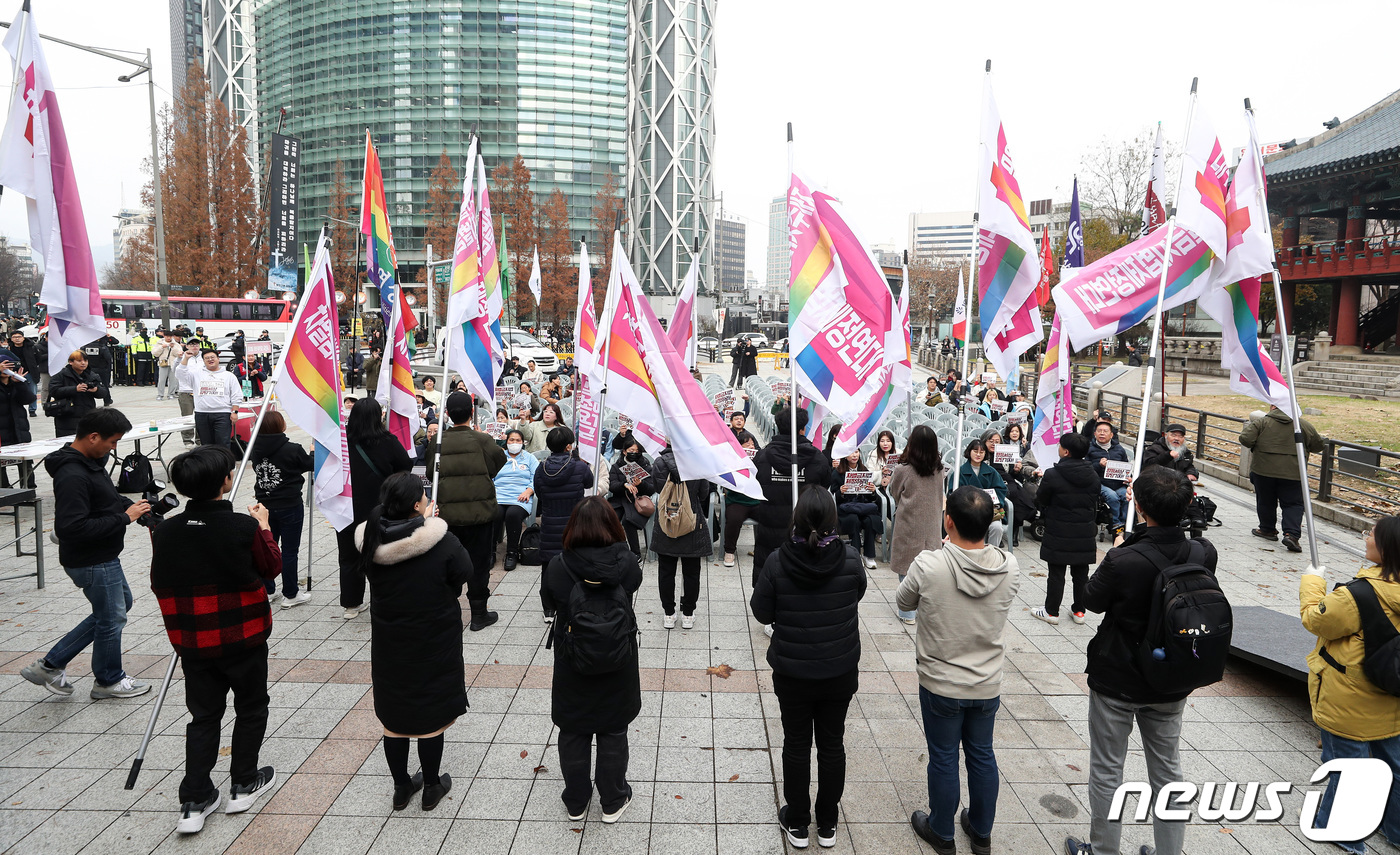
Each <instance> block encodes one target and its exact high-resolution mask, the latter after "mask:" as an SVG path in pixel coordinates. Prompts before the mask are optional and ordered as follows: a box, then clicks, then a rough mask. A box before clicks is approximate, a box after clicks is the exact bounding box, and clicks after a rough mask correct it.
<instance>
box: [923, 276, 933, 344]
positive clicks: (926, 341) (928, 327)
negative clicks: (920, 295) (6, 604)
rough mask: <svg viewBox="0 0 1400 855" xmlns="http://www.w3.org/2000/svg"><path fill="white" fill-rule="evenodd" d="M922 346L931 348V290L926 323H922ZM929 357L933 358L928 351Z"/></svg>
mask: <svg viewBox="0 0 1400 855" xmlns="http://www.w3.org/2000/svg"><path fill="white" fill-rule="evenodd" d="M924 347H927V348H928V349H929V350H930V351H932V350H933V291H932V290H930V291H929V292H928V323H926V324H924ZM929 359H930V360H931V359H933V354H932V352H930V354H929Z"/></svg>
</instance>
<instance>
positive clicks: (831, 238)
mask: <svg viewBox="0 0 1400 855" xmlns="http://www.w3.org/2000/svg"><path fill="white" fill-rule="evenodd" d="M787 214H788V244H789V246H790V248H791V264H790V268H789V270H790V274H789V277H790V282H791V289H790V294H789V300H788V330H789V335H790V336H791V343H790V345H789V351H790V352H791V353H792V354H793V360H792V364H793V366H794V374H795V379H796V382H797V390H795V391H798V392H802V393H806V394H808V395H810V396H811V397H813V398H814V399H815V400H816V401H817V402H818V403H820V404H821V405H822V406H823V407H826V408H827V409H829V410H831V412H833V413H835V414H836V415H837V416H838V417H840V418H841V419H843V420H846V419H852V418H855V417H856V416H857V415H859V413H860V411H861V410H862V409H864V407H865V406H866V404H867V403H869V401H870V399H871V398H872V397H877V396H878V395H879V394H880V393H881V392H882V391H883V386H884V379H883V370H882V369H884V368H886V367H888V366H890V365H893V364H895V363H896V362H898V361H899V359H900V356H901V354H900V353H897V352H895V353H892V352H889V351H888V350H886V348H885V346H884V345H885V337H886V335H887V334H888V332H889V329H890V318H891V311H892V308H891V304H892V303H893V301H894V298H893V296H892V295H891V294H890V289H889V286H888V285H887V284H886V283H885V276H884V274H883V273H882V272H880V267H879V265H877V264H876V263H875V259H874V257H872V256H871V254H870V250H869V249H867V248H866V244H865V243H864V242H863V241H861V240H860V239H859V238H857V237H856V234H855V232H854V231H853V230H852V229H851V227H850V226H849V225H848V224H847V222H846V220H845V218H844V217H843V216H842V215H841V212H840V205H839V203H838V202H837V200H836V199H835V198H834V197H832V196H830V195H828V194H826V193H824V192H822V191H821V190H819V189H816V188H813V187H811V186H809V185H808V183H807V182H806V181H804V180H803V178H802V177H801V176H800V175H799V174H798V173H796V172H793V173H792V176H791V180H790V183H789V185H788V203H787Z"/></svg>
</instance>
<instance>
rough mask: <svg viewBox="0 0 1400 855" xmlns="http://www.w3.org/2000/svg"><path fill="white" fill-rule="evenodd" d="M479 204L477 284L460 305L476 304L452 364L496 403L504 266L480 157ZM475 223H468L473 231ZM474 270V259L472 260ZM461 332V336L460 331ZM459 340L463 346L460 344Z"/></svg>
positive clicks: (470, 308) (480, 395) (470, 386)
mask: <svg viewBox="0 0 1400 855" xmlns="http://www.w3.org/2000/svg"><path fill="white" fill-rule="evenodd" d="M476 179H477V181H476V205H475V211H476V214H475V217H476V221H475V223H474V225H475V228H476V234H477V246H479V247H480V257H479V263H478V265H477V268H476V269H477V276H476V284H475V285H472V286H471V287H469V288H468V289H466V290H464V291H463V292H461V296H460V297H459V303H471V302H473V301H474V302H475V306H470V305H469V306H467V307H466V308H465V309H463V310H462V312H463V313H465V316H466V321H465V322H463V323H462V325H461V326H460V327H459V328H458V329H457V330H454V334H453V346H452V348H451V350H450V352H449V356H450V361H449V365H450V366H451V367H452V368H453V369H454V370H456V371H457V373H458V374H460V375H461V376H462V379H463V380H465V381H466V382H467V389H469V390H470V391H471V393H472V394H473V395H476V396H477V397H478V398H482V399H484V400H488V401H494V400H495V395H496V380H497V379H499V378H500V376H501V368H502V366H504V365H505V361H506V360H505V346H504V343H503V342H502V341H501V310H502V307H503V306H504V305H505V302H504V300H503V299H502V297H501V282H500V279H501V267H500V260H499V258H498V256H497V253H496V228H495V224H494V223H493V221H492V219H491V192H490V189H489V188H488V187H487V184H486V167H485V165H484V164H483V163H482V160H481V157H480V155H478V156H477V159H476ZM461 225H462V224H461V223H460V222H459V223H458V235H459V238H458V243H459V244H461V243H462V240H461V237H460V235H461ZM472 225H473V224H472V223H468V224H467V226H468V228H470V227H471V226H472ZM467 266H468V267H470V260H468V265H467ZM458 330H460V336H459V335H457V331H458ZM458 339H460V341H461V344H460V346H459V345H458V343H457V342H458Z"/></svg>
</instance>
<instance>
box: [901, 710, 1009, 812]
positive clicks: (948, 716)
mask: <svg viewBox="0 0 1400 855" xmlns="http://www.w3.org/2000/svg"><path fill="white" fill-rule="evenodd" d="M1000 706H1001V698H988V699H987V700H979V701H969V700H961V699H958V698H945V697H943V696H942V695H935V694H934V693H933V692H930V691H929V690H928V689H925V688H924V687H922V686H920V687H919V708H920V709H921V710H922V711H923V714H924V738H925V739H926V740H927V741H928V814H929V815H928V827H929V828H930V829H931V830H932V831H933V833H934V834H935V835H937V836H938V837H941V838H942V839H944V840H952V839H953V820H954V818H955V817H956V816H957V814H958V789H959V788H958V746H959V745H962V749H963V755H964V756H965V757H966V759H967V796H968V801H969V802H970V804H969V805H968V821H969V822H971V823H972V830H973V831H975V832H977V834H978V835H979V836H981V837H990V836H991V833H992V823H993V822H995V821H996V816H997V789H998V785H999V779H998V775H997V757H996V752H994V751H993V750H992V730H993V728H994V726H995V725H996V720H997V709H998V708H999V707H1000Z"/></svg>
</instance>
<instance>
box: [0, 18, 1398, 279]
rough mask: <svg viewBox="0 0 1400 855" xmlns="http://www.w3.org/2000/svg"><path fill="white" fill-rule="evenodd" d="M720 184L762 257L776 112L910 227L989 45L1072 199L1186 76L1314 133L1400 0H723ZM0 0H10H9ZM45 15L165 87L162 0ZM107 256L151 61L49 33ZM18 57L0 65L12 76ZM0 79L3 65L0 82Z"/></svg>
mask: <svg viewBox="0 0 1400 855" xmlns="http://www.w3.org/2000/svg"><path fill="white" fill-rule="evenodd" d="M717 3H718V15H717V21H718V24H717V33H716V44H717V64H718V70H717V77H718V81H717V88H716V128H717V140H716V164H715V176H716V183H715V187H716V189H717V190H719V191H722V192H723V193H724V204H725V211H726V213H727V214H737V215H739V216H741V217H743V218H744V219H745V220H746V221H747V223H748V225H749V233H748V265H747V266H748V267H749V269H751V270H753V271H754V273H755V274H756V275H757V276H758V277H759V278H760V279H762V278H763V276H764V252H765V245H766V242H767V217H768V202H769V200H771V199H772V198H773V197H774V196H776V195H780V194H781V193H782V192H783V191H784V189H785V186H786V170H787V151H786V146H785V144H784V128H785V123H786V122H789V121H791V122H792V123H793V125H794V128H795V133H796V142H797V144H796V152H797V162H798V165H799V167H800V168H801V169H803V171H804V172H806V173H807V175H808V176H809V177H810V178H811V179H813V180H816V181H819V182H821V183H823V184H824V185H825V186H826V189H827V190H828V191H830V192H832V193H833V194H835V195H837V196H839V197H840V198H841V199H842V200H843V201H844V202H845V204H846V207H847V210H848V212H849V214H850V216H851V218H852V220H853V221H854V226H855V227H856V229H857V230H858V232H859V234H860V235H861V236H862V237H863V238H864V239H865V240H866V241H867V242H869V243H893V244H895V245H896V246H897V247H899V248H903V247H904V244H905V242H906V234H907V228H908V215H909V213H910V212H912V211H946V210H964V209H970V208H971V207H972V204H973V188H974V178H975V175H974V172H973V169H974V158H975V155H976V147H977V119H978V114H979V110H980V106H979V99H980V96H981V91H982V79H981V78H982V67H983V62H984V61H985V60H986V59H988V58H990V59H992V70H993V85H994V87H995V91H996V96H997V101H998V104H999V106H1000V109H1001V114H1002V118H1003V120H1004V122H1005V123H1006V128H1007V133H1008V137H1009V140H1010V144H1011V146H1012V150H1013V153H1014V155H1015V160H1016V165H1017V177H1018V178H1019V180H1020V182H1021V188H1022V190H1023V191H1024V193H1025V196H1026V198H1027V199H1028V200H1029V199H1043V198H1047V197H1053V198H1055V199H1056V200H1057V201H1058V200H1064V199H1065V198H1067V197H1068V194H1069V185H1070V180H1071V178H1072V176H1073V174H1074V172H1075V170H1076V168H1077V167H1078V164H1079V160H1080V157H1081V156H1082V154H1083V153H1084V152H1086V151H1087V150H1089V149H1090V148H1092V147H1093V146H1094V145H1095V144H1096V143H1097V142H1098V141H1099V140H1100V139H1101V138H1103V137H1108V138H1109V139H1111V140H1122V139H1126V138H1129V137H1132V136H1134V135H1135V134H1136V133H1137V132H1138V131H1139V130H1141V129H1142V128H1144V127H1147V126H1150V125H1154V124H1155V123H1156V122H1157V121H1158V120H1160V121H1162V123H1163V126H1164V128H1165V131H1166V135H1167V138H1168V139H1170V140H1175V141H1178V142H1179V140H1180V136H1181V133H1182V130H1183V128H1182V125H1183V123H1184V121H1185V116H1186V103H1187V98H1186V96H1187V92H1188V90H1189V88H1190V85H1191V78H1192V76H1199V77H1200V78H1201V84H1200V95H1201V106H1202V108H1203V109H1204V110H1206V111H1207V112H1208V113H1209V115H1210V116H1211V118H1212V120H1213V121H1214V122H1215V125H1216V127H1217V129H1218V130H1219V132H1220V135H1221V137H1222V142H1223V143H1224V144H1225V146H1226V147H1227V148H1228V147H1233V146H1238V145H1242V144H1243V143H1244V140H1245V129H1244V119H1243V116H1242V112H1241V107H1242V99H1243V98H1244V97H1245V96H1249V97H1250V98H1252V99H1253V102H1254V107H1255V109H1256V111H1257V115H1258V120H1259V132H1260V136H1261V139H1262V140H1263V141H1265V142H1268V141H1282V140H1287V139H1292V138H1294V137H1296V138H1298V139H1299V140H1302V139H1306V138H1307V137H1309V136H1312V135H1313V134H1316V133H1318V132H1320V131H1322V125H1321V122H1322V121H1323V120H1324V119H1328V118H1331V117H1332V116H1334V115H1335V116H1340V117H1341V118H1343V119H1346V118H1347V117H1349V116H1352V115H1354V114H1356V113H1357V112H1360V111H1361V110H1363V109H1365V108H1366V107H1368V106H1370V105H1371V104H1373V103H1375V102H1376V101H1379V100H1380V99H1381V98H1383V97H1385V96H1386V95H1387V94H1389V93H1390V92H1391V91H1393V90H1395V89H1397V88H1400V74H1397V73H1396V72H1395V71H1394V66H1393V65H1392V64H1391V63H1392V61H1393V60H1392V55H1393V52H1394V32H1393V31H1394V27H1393V26H1391V25H1392V24H1393V23H1394V22H1395V20H1396V16H1395V4H1394V2H1393V0H1392V2H1370V0H1344V2H1340V3H1330V4H1326V3H1318V2H1292V0H1281V1H1280V2H1273V3H1264V4H1260V3H1252V4H1245V3H1225V2H1220V0H1209V2H1194V0H1178V2H1174V3H1152V4H1129V3H1126V2H1094V3H1074V2H1046V0H1035V2H1019V0H1000V2H997V3H953V2H948V0H862V2H860V3H851V2H849V0H843V2H836V0H717ZM19 5H20V4H19V2H18V0H11V3H10V6H11V7H12V8H9V9H5V8H4V7H0V18H3V19H9V18H10V17H11V16H13V14H14V13H15V11H16V10H17V9H18V8H19ZM33 8H34V13H35V16H36V19H37V22H38V25H39V28H40V32H43V33H47V34H50V35H55V36H59V37H61V38H65V39H68V40H70V41H75V42H80V43H83V44H96V45H98V46H101V47H105V48H116V49H128V50H139V51H144V50H145V49H146V48H147V47H150V48H151V49H152V50H153V54H154V59H155V67H156V85H157V89H156V97H157V100H158V101H160V102H164V101H168V100H169V98H170V94H169V90H170V56H169V54H170V37H169V19H168V14H169V13H168V3H167V0H122V2H119V3H118V2H112V0H33ZM46 48H47V51H48V56H49V61H50V65H51V66H52V70H53V75H54V77H55V79H56V81H57V85H58V86H59V98H60V103H61V104H62V106H63V114H64V118H65V122H66V125H67V127H68V133H69V139H70V144H71V145H72V147H73V156H74V160H75V162H76V165H77V173H78V181H79V187H80V188H81V190H82V198H83V207H84V213H85V214H86V216H87V221H88V230H89V235H90V239H91V241H92V244H93V249H94V255H96V256H97V258H98V264H99V266H100V265H101V264H103V263H104V262H105V261H107V260H110V256H111V249H110V245H111V243H112V227H113V225H114V223H115V221H114V220H113V216H114V215H115V214H116V212H117V210H118V209H119V208H120V207H121V203H122V199H123V196H124V198H125V200H126V204H127V205H128V206H133V207H134V206H136V205H138V204H139V200H140V190H141V186H142V185H143V184H144V182H145V176H144V175H143V174H142V173H141V162H142V160H143V159H144V158H146V157H147V156H149V152H150V136H149V120H148V114H147V104H146V87H145V83H144V78H139V79H138V82H136V83H131V84H120V83H118V82H117V79H116V78H117V76H118V75H120V74H123V73H126V72H128V71H130V68H129V67H124V66H122V65H121V64H119V63H116V62H113V61H111V60H108V59H103V58H101V57H96V56H91V55H89V54H84V53H81V52H79V51H75V50H72V49H70V48H67V47H64V46H61V45H55V44H52V43H47V44H46ZM9 76H10V72H9V63H8V62H6V63H4V69H3V70H0V78H3V79H5V80H6V81H8V80H9ZM6 91H7V92H8V87H7V89H6ZM27 231H28V227H27V225H26V220H25V214H24V204H23V200H22V199H20V198H19V197H17V196H15V195H14V194H11V193H6V194H4V195H3V197H0V232H3V233H4V234H6V235H8V236H10V237H12V238H14V239H17V240H20V241H27V239H28V238H27Z"/></svg>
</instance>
